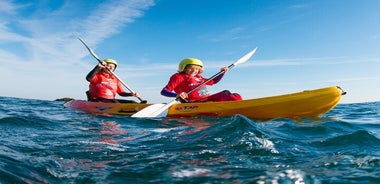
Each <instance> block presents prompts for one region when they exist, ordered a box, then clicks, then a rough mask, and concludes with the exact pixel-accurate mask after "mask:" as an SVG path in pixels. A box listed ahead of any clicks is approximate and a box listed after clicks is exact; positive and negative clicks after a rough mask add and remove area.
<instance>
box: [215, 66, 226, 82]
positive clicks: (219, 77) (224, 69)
mask: <svg viewBox="0 0 380 184" xmlns="http://www.w3.org/2000/svg"><path fill="white" fill-rule="evenodd" d="M228 70H229V69H228V67H223V68H221V69H220V71H224V72H223V73H222V74H220V75H218V76H217V77H215V78H214V79H213V81H214V84H216V83H218V82H219V81H220V80H221V79H222V78H223V77H224V74H226V73H227V72H228Z"/></svg>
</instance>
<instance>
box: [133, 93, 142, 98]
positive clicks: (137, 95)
mask: <svg viewBox="0 0 380 184" xmlns="http://www.w3.org/2000/svg"><path fill="white" fill-rule="evenodd" d="M132 96H134V97H138V98H140V94H138V93H132Z"/></svg>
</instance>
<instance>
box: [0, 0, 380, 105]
mask: <svg viewBox="0 0 380 184" xmlns="http://www.w3.org/2000/svg"><path fill="white" fill-rule="evenodd" d="M379 9H380V1H378V0H366V1H361V0H318V1H312V0H310V1H308V0H292V1H283V0H237V1H232V0H228V1H227V0H180V1H179V0H157V1H153V0H114V1H103V0H91V1H87V0H67V1H61V0H54V1H50V0H28V1H26V0H25V1H24V0H13V1H12V0H2V1H1V2H0V56H1V57H0V73H1V75H0V76H1V77H2V80H0V85H1V86H2V87H1V91H0V96H9V97H20V98H32V99H46V100H54V99H57V98H62V97H72V98H76V99H85V93H84V92H85V91H86V90H87V89H88V82H87V81H86V80H85V76H86V74H87V73H88V72H89V71H90V70H91V69H92V68H93V67H94V66H95V65H96V64H97V61H96V60H95V59H94V58H92V57H91V55H90V54H89V53H88V51H87V50H86V48H85V47H84V46H83V45H82V44H81V43H80V42H79V40H77V39H76V37H75V36H74V34H76V35H78V36H80V37H81V38H82V39H83V40H84V41H85V42H87V44H88V45H89V46H90V47H91V48H92V50H94V51H95V53H96V54H97V55H98V56H99V57H100V58H102V59H105V58H113V59H115V60H117V61H118V62H119V66H118V68H117V70H116V72H115V73H116V74H117V75H118V77H119V78H121V79H122V81H123V82H124V83H126V84H127V85H129V87H131V88H132V89H133V90H134V91H136V92H138V93H140V95H141V97H142V99H146V100H148V102H151V103H160V102H168V101H171V100H172V99H169V98H167V97H162V96H161V95H160V94H159V93H160V90H161V89H162V87H164V86H165V85H166V83H167V81H168V79H169V77H170V76H171V75H172V74H173V73H174V72H176V70H177V66H178V63H179V62H180V60H182V59H183V58H186V57H195V58H199V59H201V60H202V61H203V62H204V64H205V72H204V73H203V75H204V76H205V77H209V76H212V75H214V74H215V73H217V72H218V71H219V69H220V68H221V67H223V66H227V65H229V64H231V63H233V62H235V61H236V60H237V59H239V58H240V57H241V56H243V55H244V54H246V53H247V52H249V51H250V50H252V49H253V48H255V47H258V50H257V52H256V54H255V55H254V56H253V58H252V59H250V60H249V61H248V62H246V63H244V64H241V65H238V66H236V67H235V68H233V69H232V70H231V71H230V72H228V73H227V75H226V76H225V77H224V78H223V79H222V81H221V82H219V83H218V84H216V85H214V86H211V87H209V91H210V92H218V91H220V90H223V89H229V90H231V91H233V92H238V93H240V94H241V95H242V96H243V98H245V99H249V98H259V97H265V96H272V95H280V94H285V93H292V92H298V91H302V90H307V89H316V88H322V87H328V86H340V87H341V88H343V89H344V90H345V91H347V95H345V96H343V98H342V101H341V102H342V103H355V102H369V101H380V74H379V69H380V11H379Z"/></svg>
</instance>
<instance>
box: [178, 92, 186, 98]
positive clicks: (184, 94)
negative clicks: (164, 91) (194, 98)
mask: <svg viewBox="0 0 380 184" xmlns="http://www.w3.org/2000/svg"><path fill="white" fill-rule="evenodd" d="M178 97H179V98H181V99H182V100H186V99H187V98H188V97H189V95H188V94H187V93H186V92H182V93H180V94H178V95H177V98H178Z"/></svg>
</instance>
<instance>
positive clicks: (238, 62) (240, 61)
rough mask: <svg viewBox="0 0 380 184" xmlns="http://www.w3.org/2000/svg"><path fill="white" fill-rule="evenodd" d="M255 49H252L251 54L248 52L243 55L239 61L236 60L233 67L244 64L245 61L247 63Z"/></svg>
mask: <svg viewBox="0 0 380 184" xmlns="http://www.w3.org/2000/svg"><path fill="white" fill-rule="evenodd" d="M256 49H257V47H256V48H255V49H253V50H252V51H251V52H248V53H247V54H246V55H244V56H243V57H241V58H240V59H239V60H237V61H236V62H235V63H234V64H233V65H235V66H236V65H238V64H241V63H244V62H246V61H248V60H249V58H251V57H252V56H253V54H255V52H256Z"/></svg>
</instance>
